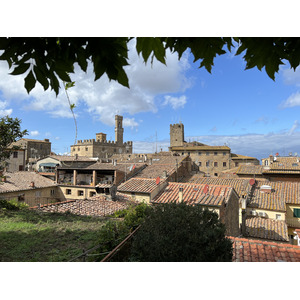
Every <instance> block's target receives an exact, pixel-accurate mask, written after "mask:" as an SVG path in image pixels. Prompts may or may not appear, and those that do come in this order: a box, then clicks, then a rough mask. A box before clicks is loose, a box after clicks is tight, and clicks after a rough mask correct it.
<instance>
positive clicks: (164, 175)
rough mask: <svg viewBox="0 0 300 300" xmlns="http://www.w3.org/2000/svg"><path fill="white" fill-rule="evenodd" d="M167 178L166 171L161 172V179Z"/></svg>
mask: <svg viewBox="0 0 300 300" xmlns="http://www.w3.org/2000/svg"><path fill="white" fill-rule="evenodd" d="M167 176H168V175H167V171H166V170H165V171H163V176H162V177H163V178H167Z"/></svg>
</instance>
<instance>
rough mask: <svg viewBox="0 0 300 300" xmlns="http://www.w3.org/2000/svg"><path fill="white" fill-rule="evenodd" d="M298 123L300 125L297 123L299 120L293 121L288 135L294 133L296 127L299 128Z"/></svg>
mask: <svg viewBox="0 0 300 300" xmlns="http://www.w3.org/2000/svg"><path fill="white" fill-rule="evenodd" d="M299 125H300V124H299V121H298V120H296V121H295V122H294V124H293V126H292V128H291V129H290V131H289V133H288V135H292V134H293V133H294V131H295V130H296V129H297V128H299Z"/></svg>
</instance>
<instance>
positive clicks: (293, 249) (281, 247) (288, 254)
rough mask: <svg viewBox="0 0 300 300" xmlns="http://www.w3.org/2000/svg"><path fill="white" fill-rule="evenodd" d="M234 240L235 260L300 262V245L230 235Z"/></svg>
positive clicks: (233, 259)
mask: <svg viewBox="0 0 300 300" xmlns="http://www.w3.org/2000/svg"><path fill="white" fill-rule="evenodd" d="M229 238H230V239H231V240H232V242H233V258H232V261H234V262H243V261H253V262H277V261H285V262H300V247H299V246H293V245H290V244H281V243H274V242H266V241H261V240H254V239H244V238H236V237H229Z"/></svg>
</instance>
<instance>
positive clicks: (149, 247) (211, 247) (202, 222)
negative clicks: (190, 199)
mask: <svg viewBox="0 0 300 300" xmlns="http://www.w3.org/2000/svg"><path fill="white" fill-rule="evenodd" d="M131 259H132V260H133V261H144V262H179V261H181V262H194V261H205V262H214V261H232V242H231V240H230V239H228V238H226V237H225V226H224V225H223V224H222V223H221V222H220V220H219V218H218V216H217V214H216V213H214V212H211V211H209V210H208V209H203V208H202V207H201V206H199V205H195V206H190V205H187V204H185V203H180V204H175V203H173V204H162V205H158V206H156V207H154V209H153V210H152V211H150V213H149V217H147V218H146V219H145V221H144V223H142V226H141V228H140V229H139V230H138V232H137V234H136V236H135V237H134V239H133V243H132V249H131Z"/></svg>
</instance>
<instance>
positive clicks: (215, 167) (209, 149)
mask: <svg viewBox="0 0 300 300" xmlns="http://www.w3.org/2000/svg"><path fill="white" fill-rule="evenodd" d="M169 150H170V151H171V152H172V153H173V154H177V155H189V156H190V157H191V159H192V161H193V162H194V167H195V168H194V170H196V171H200V172H202V173H203V174H204V175H205V176H208V177H210V176H219V174H220V173H221V172H222V171H224V170H228V169H231V168H233V167H237V166H239V165H240V164H259V160H257V159H256V158H254V157H249V156H243V155H238V154H234V153H231V149H230V148H229V147H228V146H225V145H224V146H210V145H205V144H202V143H199V142H190V143H187V142H185V141H184V125H183V124H182V123H179V124H171V125H170V147H169Z"/></svg>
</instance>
